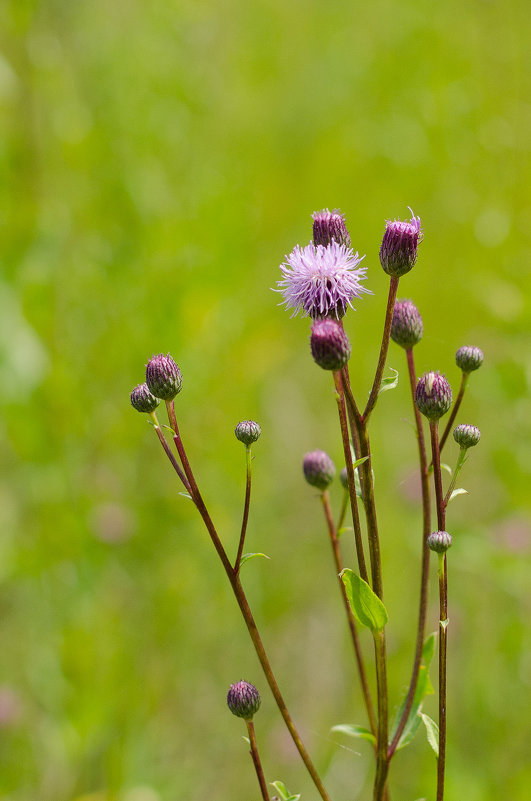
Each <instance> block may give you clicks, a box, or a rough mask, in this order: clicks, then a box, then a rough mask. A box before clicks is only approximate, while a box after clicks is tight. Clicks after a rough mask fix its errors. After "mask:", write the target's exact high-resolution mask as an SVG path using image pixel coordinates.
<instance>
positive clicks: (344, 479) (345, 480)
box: [339, 467, 348, 490]
mask: <svg viewBox="0 0 531 801" xmlns="http://www.w3.org/2000/svg"><path fill="white" fill-rule="evenodd" d="M339 480H340V481H341V486H342V487H343V489H346V490H348V473H347V468H346V467H344V468H343V470H342V471H341V473H340V474H339Z"/></svg>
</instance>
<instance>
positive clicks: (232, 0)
mask: <svg viewBox="0 0 531 801" xmlns="http://www.w3.org/2000/svg"><path fill="white" fill-rule="evenodd" d="M0 31H1V33H0V44H1V57H0V106H1V117H0V120H1V121H0V126H1V137H0V171H1V186H0V228H1V241H2V259H1V265H2V274H1V283H0V356H1V359H0V361H1V363H0V371H1V379H2V393H1V402H2V407H3V410H2V420H1V424H0V425H1V429H0V435H1V454H2V455H1V462H2V479H1V485H0V528H1V536H0V644H1V645H0V652H1V657H0V798H1V799H2V801H8V800H9V801H74V799H76V801H80V800H81V799H83V800H84V801H89V800H90V801H110V799H113V801H169V799H183V798H187V799H188V798H190V799H193V800H194V801H203V799H207V798H208V799H209V801H227V799H234V800H235V801H236V800H237V799H242V800H243V799H251V798H257V797H258V788H257V785H256V780H255V777H254V775H253V771H252V767H251V763H250V759H249V757H248V755H247V748H246V745H245V743H244V742H243V741H242V739H241V735H243V734H244V728H243V726H242V725H240V722H239V721H238V720H237V719H236V718H233V717H232V716H231V715H230V713H229V712H228V710H227V709H226V706H225V694H226V691H227V689H228V686H229V684H230V683H231V682H234V681H237V680H239V679H240V678H242V677H243V678H246V679H248V680H249V681H253V682H254V683H255V684H257V685H258V687H259V688H260V689H261V690H262V694H263V705H262V710H261V711H260V713H259V716H258V717H257V719H256V724H257V733H258V738H259V742H260V744H261V747H262V758H263V762H264V768H265V771H266V775H267V777H268V779H270V780H274V779H282V780H283V781H285V782H286V784H287V785H288V786H289V787H290V788H291V789H292V790H293V791H298V792H302V794H303V796H302V797H303V800H304V801H310V799H316V798H317V794H316V792H315V790H314V789H313V786H312V785H311V784H310V782H309V780H308V778H307V776H306V774H305V772H304V770H303V768H302V767H301V764H300V762H299V761H298V758H297V755H296V753H295V752H294V749H293V747H292V745H291V742H290V740H289V737H288V736H287V734H286V732H285V730H284V728H283V724H282V722H281V719H280V717H279V715H278V712H277V711H276V708H275V706H274V704H273V702H272V700H271V698H270V696H269V694H268V692H267V689H266V687H265V682H264V680H263V679H262V676H261V674H260V669H259V666H258V664H257V661H256V659H255V656H254V653H253V651H252V648H251V645H250V641H249V640H248V636H247V633H246V631H245V629H244V626H243V623H242V621H241V619H240V618H239V616H238V610H237V608H236V605H235V603H234V600H233V598H232V597H231V593H230V589H229V587H228V584H227V582H226V579H225V577H224V575H223V573H222V570H221V567H220V565H219V563H218V561H217V558H216V556H215V553H214V551H213V548H212V547H211V544H210V542H209V540H208V538H207V536H206V534H205V532H204V531H203V528H202V526H201V524H200V521H199V518H198V515H197V514H196V513H195V511H194V509H193V507H192V505H191V504H190V502H189V501H186V500H185V499H183V498H182V497H179V496H178V495H177V489H178V488H177V485H176V482H175V480H174V476H173V474H172V471H171V469H170V467H169V465H168V464H167V463H166V461H165V458H164V455H163V454H162V452H161V449H160V447H159V445H158V443H157V441H156V438H155V437H154V435H153V432H152V430H151V429H150V428H149V427H148V425H146V422H145V421H144V419H143V417H142V416H140V415H138V414H137V413H136V412H134V411H133V410H132V408H131V407H130V406H129V397H128V396H129V392H130V390H131V388H132V387H133V386H134V385H135V384H136V383H138V382H141V381H142V380H143V366H144V364H145V362H146V360H147V359H148V358H149V356H150V355H151V354H152V353H158V352H161V351H164V352H167V351H171V353H172V354H173V356H174V357H175V358H176V359H177V361H178V362H179V364H180V365H181V369H182V372H183V375H184V389H183V392H182V394H181V395H180V396H179V399H178V417H179V420H180V424H181V427H182V433H183V437H184V440H185V443H186V445H187V447H188V450H189V454H190V457H191V460H192V463H193V465H194V467H195V470H196V474H197V476H198V479H199V482H200V485H201V487H202V489H203V493H204V496H205V498H206V500H207V503H208V505H209V507H210V509H211V512H212V515H213V517H214V519H215V521H216V522H217V524H218V526H219V529H220V531H221V532H222V536H223V540H224V542H225V544H226V546H227V548H228V549H229V550H230V552H231V553H232V552H234V551H235V549H236V546H237V537H238V532H239V525H240V519H241V504H242V498H243V489H244V468H245V460H244V453H243V448H242V446H241V445H240V444H239V443H238V442H236V440H235V438H234V435H233V429H234V426H235V424H236V423H237V422H238V420H241V419H245V418H254V419H257V420H258V421H259V422H260V423H261V425H262V429H263V435H262V438H261V440H260V442H259V443H258V445H257V446H256V448H255V455H256V459H255V463H254V465H255V468H254V476H255V481H254V489H253V493H254V503H253V508H252V510H251V522H250V527H249V538H248V549H249V550H263V551H265V552H266V553H268V554H269V555H270V557H271V560H270V561H267V562H266V561H265V560H254V561H252V562H250V563H249V564H248V565H246V567H245V568H244V570H245V574H244V580H245V585H246V587H247V589H248V594H249V597H250V599H251V602H252V606H253V608H254V610H255V614H256V617H257V619H258V621H259V624H260V626H261V630H262V634H263V637H264V640H265V642H266V644H267V646H268V649H269V652H270V656H271V660H272V662H273V665H274V666H275V668H276V670H277V674H278V680H279V683H280V685H281V688H282V689H283V691H284V693H285V695H286V698H287V699H288V701H289V706H290V708H291V710H292V713H293V715H294V717H295V719H296V721H297V722H298V724H299V725H300V728H301V730H302V731H303V733H304V736H305V739H306V741H307V744H308V746H309V748H310V750H311V752H312V755H313V756H314V758H315V760H316V762H317V764H318V766H319V769H320V770H321V771H322V773H323V774H324V775H325V778H326V784H327V787H328V789H329V791H330V793H331V795H332V796H333V798H334V801H347V799H358V798H359V799H366V798H368V797H370V782H371V776H372V761H371V754H370V752H369V751H370V749H369V747H368V745H367V744H366V743H364V742H361V741H360V742H358V741H350V742H347V741H345V739H344V738H342V737H341V736H340V735H330V734H329V730H330V727H331V726H332V725H334V724H336V723H343V722H356V723H362V724H363V723H364V722H365V718H364V714H363V709H362V704H361V700H360V696H359V693H358V690H357V685H356V680H355V675H354V668H353V663H352V659H351V647H350V643H349V641H348V637H347V631H346V626H345V622H344V619H343V616H342V610H341V608H340V601H339V596H338V593H337V588H336V586H335V577H334V573H333V565H332V558H331V555H330V553H329V545H328V542H327V538H326V532H325V528H324V523H323V522H322V520H321V510H320V505H319V501H318V499H317V497H315V495H314V493H313V492H312V490H311V488H309V487H308V486H307V485H305V484H304V483H303V481H302V478H301V469H300V465H301V458H302V455H303V453H304V452H305V451H307V450H310V449H313V448H324V449H326V450H327V451H329V453H330V454H331V455H332V456H333V457H334V459H336V461H337V463H338V464H339V463H340V459H341V444H340V440H339V437H338V431H337V421H336V412H335V403H334V399H333V392H332V387H331V379H330V376H329V375H327V374H325V373H324V372H323V371H319V370H318V368H317V367H315V365H314V364H313V362H312V361H311V359H310V358H309V348H308V321H307V320H301V319H290V318H289V315H288V314H287V313H286V312H285V311H284V310H282V309H281V308H279V306H278V305H277V304H278V301H279V297H278V296H276V295H274V294H273V293H272V292H271V291H270V288H271V287H273V286H274V284H275V282H276V280H277V278H278V276H279V273H278V264H279V263H280V262H281V261H282V259H283V256H284V254H285V253H288V252H290V251H291V250H292V248H293V246H294V245H295V244H296V243H301V244H302V245H304V244H306V243H307V242H308V241H309V240H310V236H311V218H310V215H311V212H312V211H313V210H315V209H321V208H323V207H329V208H334V207H339V208H341V210H342V211H344V212H345V213H346V216H347V221H348V224H349V228H350V231H351V235H352V241H353V245H354V248H355V249H357V250H359V252H360V253H362V254H363V253H366V254H367V255H366V259H365V262H364V263H365V264H366V266H367V267H368V274H369V277H368V281H367V285H368V286H369V288H370V289H371V290H372V291H373V293H374V294H373V295H370V296H369V295H367V296H365V297H364V298H363V299H362V300H360V301H359V303H358V304H357V307H358V310H357V312H355V313H354V312H351V313H349V315H348V317H347V319H346V328H347V330H348V332H349V335H350V336H351V340H352V343H353V349H354V355H353V359H352V362H351V373H352V378H353V383H354V386H355V387H356V390H357V392H358V396H359V397H360V398H363V397H364V396H365V395H366V393H367V392H368V388H369V386H370V382H371V380H372V374H373V370H374V365H375V359H376V355H377V352H378V348H379V339H380V332H381V326H382V319H383V311H384V308H385V300H386V293H387V277H386V276H385V275H384V273H383V271H382V270H381V268H380V266H379V263H378V255H377V254H378V248H379V243H380V240H381V235H382V232H383V226H384V220H385V218H389V217H391V218H394V217H401V218H405V217H407V215H408V212H407V206H408V205H410V206H411V207H412V208H413V210H414V211H415V213H416V214H419V215H420V216H421V218H422V223H423V228H424V232H425V239H424V242H423V244H422V245H421V249H420V256H419V261H418V264H417V267H416V268H415V270H414V271H413V272H411V273H410V274H408V275H407V276H406V277H405V278H403V279H402V281H401V287H400V290H399V296H401V297H404V296H405V297H412V298H413V299H414V300H415V302H416V303H417V305H418V306H419V308H420V310H421V313H422V314H423V317H424V323H425V337H424V340H423V342H422V343H421V345H419V347H418V349H417V351H418V352H417V370H418V372H419V374H420V372H422V371H424V370H426V369H440V370H442V371H446V374H447V376H448V378H449V380H450V381H451V382H452V384H453V385H454V388H457V385H458V381H459V375H458V371H457V368H456V367H455V364H454V358H453V355H454V353H455V350H456V349H457V348H458V347H459V346H460V345H463V344H474V345H480V346H481V347H482V348H483V350H484V352H485V356H486V358H485V365H484V367H483V368H482V369H481V370H480V371H479V372H478V373H476V374H474V375H473V377H472V380H471V382H470V391H469V393H468V396H467V398H466V400H465V403H464V406H463V411H462V415H460V420H461V422H470V423H474V424H477V425H479V426H480V428H481V430H482V440H481V443H480V445H479V446H478V447H477V448H476V449H475V452H474V453H473V454H472V456H473V458H471V459H470V461H469V462H468V463H467V465H466V466H465V468H464V471H463V474H462V479H461V481H460V483H461V484H462V485H464V486H465V487H466V488H467V489H468V490H469V491H470V495H469V496H468V497H461V498H458V499H457V500H456V501H455V503H454V504H453V505H452V506H451V507H450V513H449V520H448V527H449V528H450V530H451V532H452V533H453V535H454V547H453V549H452V551H451V553H450V557H449V564H450V579H449V581H450V623H451V628H450V630H449V632H450V633H449V636H450V658H449V659H450V661H449V674H450V675H449V682H450V692H449V753H448V779H447V799H448V801H462V800H463V799H466V801H490V800H491V799H492V801H494V799H496V801H497V800H498V799H500V798H510V799H512V801H523V800H524V799H528V798H529V786H530V783H531V771H530V767H529V718H528V716H526V714H525V709H526V708H527V709H529V699H530V682H531V679H530V676H531V644H530V629H529V616H530V612H531V607H530V600H529V599H530V596H529V591H528V587H529V567H530V563H529V555H530V533H531V524H530V518H529V512H530V502H529V485H530V472H531V459H530V450H529V443H530V440H531V438H530V427H531V424H530V419H531V406H530V403H529V387H530V383H531V353H530V337H529V322H530V316H531V315H530V313H529V306H528V296H529V292H530V289H531V281H530V264H531V258H530V256H531V243H530V227H531V226H530V223H531V202H530V200H529V185H530V178H531V176H530V162H529V142H530V133H531V125H530V123H531V101H530V97H531V93H530V90H531V80H530V67H531V64H530V60H531V59H530V52H531V51H530V48H529V41H530V34H531V25H530V18H529V7H528V4H527V3H526V2H524V0H520V2H518V0H507V1H506V2H504V3H499V2H498V3H496V2H488V1H487V0H472V2H469V3H465V4H463V3H457V2H455V0H453V1H452V0H450V2H443V3H435V2H421V0H404V1H403V2H400V3H399V2H391V1H390V0H375V2H373V3H371V4H368V3H361V2H347V0H331V1H330V2H329V3H327V4H324V3H321V2H317V0H307V2H302V0H289V1H287V2H286V0H256V2H253V3H247V2H245V0H226V2H222V3H215V2H213V0H207V1H205V2H203V1H202V0H161V2H157V3H144V2H140V1H139V0H127V2H126V1H125V0H117V2H114V3H108V2H103V0H92V2H83V1H78V2H67V0H41V2H38V1H37V0H33V2H30V0H11V2H10V1H9V0H2V2H1V4H0ZM388 364H389V365H390V366H392V367H394V368H396V369H398V370H400V371H401V379H402V380H401V383H400V385H399V387H398V389H397V390H395V391H394V392H392V393H386V394H385V395H383V396H382V397H381V399H380V402H379V404H378V407H377V410H376V412H375V414H374V418H373V425H372V434H371V436H372V444H373V449H374V453H375V474H376V491H377V500H378V502H379V505H380V527H381V533H382V547H383V551H384V586H385V595H386V602H387V605H388V608H389V611H390V625H389V671H390V691H391V705H392V706H394V705H396V704H397V702H398V699H399V696H400V693H401V691H402V689H403V687H404V685H405V684H406V683H407V681H408V678H409V672H410V667H411V660H412V656H413V640H414V634H413V630H414V617H415V614H416V613H415V609H416V604H417V593H418V589H417V584H418V572H419V567H418V556H419V554H418V551H419V537H420V516H419V511H418V506H417V505H416V503H415V500H414V494H415V478H414V475H415V469H416V468H415V465H416V460H415V457H416V452H415V441H414V436H413V432H412V429H411V426H410V423H409V420H410V404H409V397H408V388H407V384H406V382H405V380H404V378H405V361H404V355H403V353H402V352H399V350H398V348H396V346H394V345H392V346H391V349H390V355H389V360H388ZM452 445H453V443H452V444H451V445H449V446H448V451H447V452H446V460H447V461H450V460H451V459H453V458H454V456H455V451H454V452H452ZM332 494H333V500H334V504H335V506H336V507H337V506H338V504H339V501H340V490H339V487H338V486H336V487H335V488H334V489H333V493H332ZM345 560H346V562H347V564H351V565H352V564H353V548H352V544H351V543H350V542H349V541H345ZM433 577H434V584H435V565H434V566H433ZM436 620H437V611H436V599H435V596H434V597H433V598H432V606H431V609H430V624H429V629H428V630H433V629H435V628H436ZM364 642H365V646H366V647H367V649H368V653H370V647H369V646H370V643H369V642H367V641H364ZM426 709H427V711H428V712H430V713H431V714H432V715H433V716H436V705H435V702H434V700H433V698H430V699H429V700H428V703H427V705H426ZM434 776H435V761H434V758H433V754H432V753H431V751H430V749H429V747H428V745H427V744H426V742H425V741H424V738H423V736H422V733H419V735H418V737H417V739H416V740H415V741H414V743H413V744H412V746H410V748H409V749H407V750H406V751H404V752H401V753H400V754H398V756H397V757H396V759H395V761H394V763H393V769H392V779H391V790H392V797H393V798H394V799H396V800H398V801H414V799H418V798H420V797H422V798H426V799H433V798H434V794H435V790H434V786H435V784H434Z"/></svg>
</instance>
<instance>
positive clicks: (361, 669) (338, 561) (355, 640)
mask: <svg viewBox="0 0 531 801" xmlns="http://www.w3.org/2000/svg"><path fill="white" fill-rule="evenodd" d="M321 502H322V504H323V509H324V513H325V518H326V523H327V526H328V534H329V537H330V544H331V545H332V553H333V556H334V562H335V566H336V573H337V577H338V582H339V589H340V591H341V598H342V599H343V606H344V607H345V612H346V615H347V620H348V626H349V629H350V635H351V637H352V644H353V646H354V653H355V655H356V663H357V666H358V673H359V678H360V683H361V689H362V693H363V700H364V702H365V708H366V710H367V717H368V718H369V724H370V729H371V731H372V733H373V734H374V736H375V737H376V733H377V730H378V727H377V723H376V717H375V715H374V707H373V705H372V700H371V691H370V689H369V682H368V680H367V673H366V671H365V664H364V660H363V653H362V651H361V645H360V641H359V636H358V630H357V627H356V619H355V617H354V614H353V612H352V609H351V607H350V604H349V601H348V596H347V591H346V589H345V585H344V584H343V582H342V580H341V578H340V576H339V574H340V573H341V571H342V570H343V559H342V557H341V548H340V546H339V539H338V537H337V529H336V527H335V526H334V520H333V517H332V509H331V508H330V495H329V493H328V490H325V491H324V492H323V494H322V495H321Z"/></svg>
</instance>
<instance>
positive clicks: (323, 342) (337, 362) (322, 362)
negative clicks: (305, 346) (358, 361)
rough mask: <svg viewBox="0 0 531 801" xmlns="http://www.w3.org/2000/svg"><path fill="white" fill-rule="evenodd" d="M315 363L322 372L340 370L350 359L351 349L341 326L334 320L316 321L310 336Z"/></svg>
mask: <svg viewBox="0 0 531 801" xmlns="http://www.w3.org/2000/svg"><path fill="white" fill-rule="evenodd" d="M310 347H311V349H312V356H313V358H314V360H315V362H316V363H317V364H318V365H319V367H322V368H323V370H341V368H342V367H344V366H345V365H346V363H347V362H348V360H349V359H350V354H351V353H352V348H351V346H350V342H349V339H348V336H347V335H346V333H345V330H344V328H343V326H342V325H340V324H339V323H338V322H337V321H336V320H332V319H328V320H316V321H315V322H314V324H313V326H312V333H311V335H310Z"/></svg>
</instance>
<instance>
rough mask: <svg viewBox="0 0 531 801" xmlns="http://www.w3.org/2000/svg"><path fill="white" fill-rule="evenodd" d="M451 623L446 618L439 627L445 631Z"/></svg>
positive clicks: (440, 622)
mask: <svg viewBox="0 0 531 801" xmlns="http://www.w3.org/2000/svg"><path fill="white" fill-rule="evenodd" d="M449 622H450V619H449V618H446V620H439V626H440V627H441V628H443V629H445V628H446V626H447V625H448V623H449Z"/></svg>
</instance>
